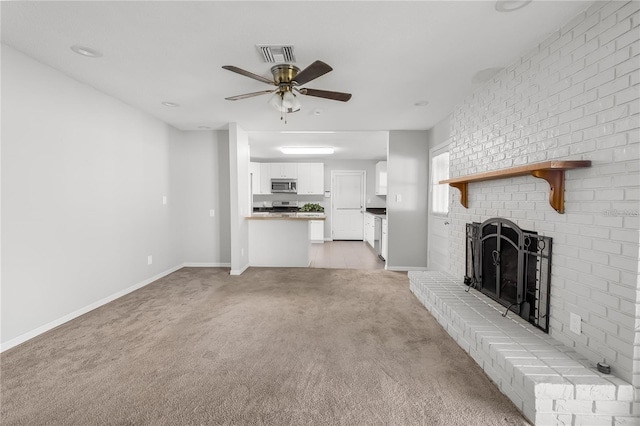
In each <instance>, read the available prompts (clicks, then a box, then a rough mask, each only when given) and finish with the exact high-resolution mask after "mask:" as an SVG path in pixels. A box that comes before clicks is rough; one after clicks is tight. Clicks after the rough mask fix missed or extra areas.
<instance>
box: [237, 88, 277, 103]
mask: <svg viewBox="0 0 640 426" xmlns="http://www.w3.org/2000/svg"><path fill="white" fill-rule="evenodd" d="M273 92H275V89H274V90H262V91H260V92H252V93H245V94H244V95H237V96H229V97H228V98H225V99H226V100H228V101H237V100H239V99H246V98H253V97H254V96H260V95H266V94H267V93H273Z"/></svg>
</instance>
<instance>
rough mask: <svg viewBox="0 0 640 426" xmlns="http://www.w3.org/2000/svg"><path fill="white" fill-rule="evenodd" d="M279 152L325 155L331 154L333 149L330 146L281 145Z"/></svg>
mask: <svg viewBox="0 0 640 426" xmlns="http://www.w3.org/2000/svg"><path fill="white" fill-rule="evenodd" d="M280 152H282V153H283V154H287V155H322V154H325V155H327V154H333V153H334V152H335V149H334V148H333V147H330V146H283V147H281V148H280Z"/></svg>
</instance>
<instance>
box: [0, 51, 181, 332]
mask: <svg viewBox="0 0 640 426" xmlns="http://www.w3.org/2000/svg"><path fill="white" fill-rule="evenodd" d="M179 137H180V132H178V131H176V130H175V129H173V128H171V127H170V126H168V125H166V124H164V123H161V122H160V121H158V120H156V119H153V118H151V117H149V116H147V115H145V114H143V113H141V112H139V111H137V110H135V109H133V108H131V107H129V106H127V105H125V104H123V103H122V102H120V101H117V100H115V99H113V98H111V97H108V96H105V95H104V94H102V93H100V92H97V91H95V90H94V89H92V88H90V87H88V86H86V85H84V84H82V83H79V82H77V81H75V80H72V79H70V78H68V77H66V76H64V75H63V74H61V73H59V72H57V71H55V70H53V69H52V68H49V67H46V66H43V65H41V64H40V63H38V62H35V61H34V60H32V59H30V58H28V57H27V56H25V55H23V54H21V53H19V52H17V51H15V50H14V49H12V48H10V47H7V46H4V45H3V46H2V151H3V152H2V154H3V155H2V342H3V343H6V342H8V341H10V340H12V339H16V338H18V337H19V336H21V335H24V334H25V333H27V332H30V331H32V330H34V329H37V328H38V327H42V326H44V325H46V324H48V323H51V322H53V321H56V320H58V319H60V318H62V317H65V315H69V314H70V313H73V312H75V311H77V310H79V309H82V308H84V307H86V306H88V305H90V304H92V303H95V302H96V301H99V300H101V299H103V298H106V297H108V296H111V295H113V294H115V293H118V292H120V291H123V290H125V289H127V288H129V287H131V286H134V285H136V284H139V283H141V282H144V281H145V280H147V279H149V278H151V277H154V276H156V275H158V274H162V273H164V272H165V271H167V270H170V269H171V268H174V267H175V266H176V265H179V264H180V259H179V257H178V253H177V252H176V250H175V249H174V247H175V246H176V241H175V234H174V233H173V232H172V229H173V228H174V226H175V223H174V222H173V220H174V218H175V215H174V214H173V212H174V209H175V204H174V200H173V197H174V195H175V194H172V193H171V188H170V158H169V151H170V146H171V144H172V143H173V142H174V141H175V140H177V139H178V138H179ZM163 196H167V201H168V204H166V205H163V203H162V197H163ZM149 255H152V256H153V264H152V265H147V256H149Z"/></svg>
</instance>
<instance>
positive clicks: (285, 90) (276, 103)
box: [222, 61, 351, 119]
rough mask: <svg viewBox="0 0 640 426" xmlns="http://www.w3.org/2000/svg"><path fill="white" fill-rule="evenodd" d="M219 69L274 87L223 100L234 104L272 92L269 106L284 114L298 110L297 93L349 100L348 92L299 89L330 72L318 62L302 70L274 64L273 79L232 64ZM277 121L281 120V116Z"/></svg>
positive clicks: (293, 66)
mask: <svg viewBox="0 0 640 426" xmlns="http://www.w3.org/2000/svg"><path fill="white" fill-rule="evenodd" d="M222 68H224V69H226V70H229V71H232V72H235V73H238V74H241V75H244V76H245V77H249V78H253V79H254V80H258V81H261V82H263V83H267V84H269V85H274V86H277V87H276V88H275V89H272V90H262V91H260V92H252V93H245V94H243V95H237V96H230V97H228V98H225V99H226V100H228V101H237V100H239V99H245V98H251V97H254V96H260V95H265V94H268V93H273V96H272V97H271V99H270V100H269V103H270V104H271V105H272V106H273V107H275V108H276V109H277V110H279V111H280V112H281V113H285V114H287V113H292V112H296V111H299V110H300V107H301V105H300V101H299V100H298V99H297V96H296V95H297V94H301V95H307V96H315V97H317V98H325V99H331V100H334V101H341V102H347V101H348V100H349V99H351V93H343V92H331V91H329V90H318V89H307V88H302V87H300V86H303V85H304V84H306V83H308V82H310V81H311V80H315V79H316V78H318V77H320V76H323V75H325V74H326V73H328V72H329V71H331V70H333V68H331V67H330V66H329V65H327V64H325V63H324V62H322V61H315V62H314V63H312V64H311V65H309V66H308V67H307V68H305V69H303V70H302V71H300V68H298V67H296V66H295V65H291V64H280V65H275V66H273V67H271V74H273V80H270V79H268V78H265V77H262V76H260V75H257V74H254V73H252V72H249V71H245V70H243V69H242V68H238V67H236V66H233V65H225V66H223V67H222ZM280 119H282V116H281V117H280Z"/></svg>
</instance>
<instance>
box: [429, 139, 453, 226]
mask: <svg viewBox="0 0 640 426" xmlns="http://www.w3.org/2000/svg"><path fill="white" fill-rule="evenodd" d="M445 179H449V152H448V151H447V152H443V153H442V154H439V155H436V156H435V157H433V158H432V159H431V197H432V199H431V210H432V213H433V214H440V215H447V214H448V213H449V185H447V184H446V183H443V184H440V183H438V182H440V181H441V180H445Z"/></svg>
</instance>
